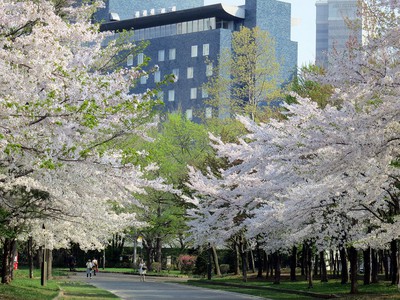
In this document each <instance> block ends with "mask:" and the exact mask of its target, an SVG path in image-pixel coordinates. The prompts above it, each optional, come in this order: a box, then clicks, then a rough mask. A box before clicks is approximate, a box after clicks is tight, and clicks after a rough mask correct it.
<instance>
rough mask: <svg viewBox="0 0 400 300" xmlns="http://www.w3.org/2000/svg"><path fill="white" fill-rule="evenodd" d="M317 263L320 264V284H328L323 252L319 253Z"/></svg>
mask: <svg viewBox="0 0 400 300" xmlns="http://www.w3.org/2000/svg"><path fill="white" fill-rule="evenodd" d="M319 261H320V264H321V282H328V274H327V272H326V264H325V252H324V251H321V252H320V253H319Z"/></svg>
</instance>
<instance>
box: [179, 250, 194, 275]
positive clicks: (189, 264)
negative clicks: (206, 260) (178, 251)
mask: <svg viewBox="0 0 400 300" xmlns="http://www.w3.org/2000/svg"><path fill="white" fill-rule="evenodd" d="M196 259H197V257H196V256H193V255H187V254H183V255H179V257H178V264H179V269H180V270H181V272H182V273H185V274H187V273H189V272H192V271H193V270H194V268H195V266H196Z"/></svg>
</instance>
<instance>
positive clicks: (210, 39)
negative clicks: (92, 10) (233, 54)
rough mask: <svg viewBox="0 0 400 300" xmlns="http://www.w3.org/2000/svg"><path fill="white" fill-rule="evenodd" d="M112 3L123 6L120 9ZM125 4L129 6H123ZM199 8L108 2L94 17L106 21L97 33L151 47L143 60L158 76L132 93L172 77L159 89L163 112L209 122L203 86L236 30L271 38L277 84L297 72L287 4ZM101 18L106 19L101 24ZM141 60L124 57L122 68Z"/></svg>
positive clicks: (256, 1) (271, 0)
mask: <svg viewBox="0 0 400 300" xmlns="http://www.w3.org/2000/svg"><path fill="white" fill-rule="evenodd" d="M117 3H120V5H122V3H124V4H123V8H122V7H121V6H120V5H117ZM125 3H128V4H129V3H131V4H132V5H131V4H129V5H128V4H126V6H125ZM139 3H140V4H139ZM144 3H146V5H147V7H144ZM174 3H177V4H176V5H175V4H174ZM178 3H179V4H178ZM202 5H203V1H198V0H192V1H187V0H186V1H176V0H169V1H168V0H164V1H133V0H109V3H108V4H107V7H106V9H104V10H103V11H101V12H99V14H98V15H97V18H99V16H100V19H102V20H103V21H105V22H103V24H102V25H101V30H102V31H114V32H118V31H121V30H134V39H135V40H148V41H150V45H149V46H148V47H147V48H146V49H145V53H144V54H145V55H146V56H148V57H150V58H151V64H152V65H155V64H157V65H158V66H159V70H158V71H157V72H155V73H154V75H152V76H150V77H149V78H142V79H141V80H140V82H139V83H138V86H137V90H135V91H137V92H141V91H144V90H146V89H147V88H153V87H155V85H156V84H157V82H158V81H160V80H162V78H163V77H164V76H165V75H167V74H174V75H175V76H176V77H177V81H176V82H175V83H172V84H169V85H166V86H164V87H163V88H162V89H163V92H162V93H161V94H160V97H161V98H162V99H163V101H164V103H165V108H166V109H167V110H168V111H176V110H178V109H180V110H181V111H183V112H184V113H186V116H187V118H189V119H192V118H195V116H198V115H199V114H202V115H205V116H206V117H210V116H211V115H212V114H215V113H217V112H213V111H212V108H211V107H207V106H206V105H205V104H204V100H205V99H207V98H208V95H207V92H206V91H205V89H203V88H202V86H203V84H204V83H205V82H207V81H208V79H209V77H210V76H211V75H212V74H213V68H214V67H215V65H216V63H217V61H218V57H219V55H220V54H221V53H222V51H223V49H226V48H228V49H231V39H232V32H233V31H238V30H239V29H240V27H241V26H246V27H250V28H251V27H255V26H258V27H260V28H261V29H262V30H267V31H268V32H270V34H271V35H272V36H273V37H274V39H275V42H276V53H277V59H278V61H279V62H280V63H281V66H282V73H281V77H282V78H281V79H282V81H285V82H288V81H289V80H291V78H292V76H293V75H294V73H295V72H296V68H297V42H293V41H291V37H290V31H291V28H290V26H291V25H290V24H291V5H290V4H289V3H286V2H281V1H276V0H246V4H245V5H243V6H239V7H237V6H229V5H224V4H214V5H208V6H202ZM111 13H113V14H116V15H112V14H111ZM105 16H108V19H104V18H103V17H105ZM110 17H112V18H114V20H115V21H111V20H110ZM118 19H119V21H118ZM142 60H143V54H139V55H138V57H136V58H133V57H130V58H129V57H128V61H127V66H133V65H137V64H140V63H141V62H142Z"/></svg>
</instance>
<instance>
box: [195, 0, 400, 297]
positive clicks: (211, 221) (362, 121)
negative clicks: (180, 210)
mask: <svg viewBox="0 0 400 300" xmlns="http://www.w3.org/2000/svg"><path fill="white" fill-rule="evenodd" d="M369 4H371V3H369ZM375 4H376V6H374V7H372V6H371V7H370V8H371V9H372V8H374V9H377V10H378V11H382V10H383V11H384V10H385V9H386V6H383V5H385V3H380V2H379V3H376V2H375ZM386 4H387V3H386ZM392 9H393V8H392ZM373 15H374V16H376V15H377V14H373ZM380 16H383V15H380ZM394 16H396V13H394ZM381 24H382V23H381ZM384 25H385V26H383V25H382V26H381V27H380V28H379V29H380V30H379V31H377V32H378V33H379V34H371V35H370V36H369V37H368V40H367V42H366V44H365V45H356V44H352V45H351V47H349V49H348V50H346V51H345V52H344V53H336V55H337V56H336V57H335V58H336V63H335V64H334V65H332V67H331V68H330V69H329V70H328V72H327V74H326V76H321V77H318V78H315V77H314V78H312V80H317V82H320V83H321V84H328V85H330V86H332V87H333V88H334V93H333V95H332V97H331V99H330V103H331V105H329V104H328V105H326V106H325V107H324V108H320V107H318V105H317V103H316V102H314V101H311V100H309V99H304V98H301V97H300V96H298V95H293V96H294V97H296V103H293V104H285V105H283V108H284V109H285V110H286V112H285V115H286V120H284V121H281V120H271V121H270V122H269V123H268V124H255V123H254V122H251V121H250V120H248V119H246V118H240V120H241V121H242V122H243V123H244V124H245V125H246V127H247V129H248V130H249V132H250V134H248V135H247V136H245V137H244V138H243V139H242V140H241V141H240V142H239V143H230V144H229V143H223V142H222V141H221V140H220V139H218V138H213V140H214V142H215V148H216V149H217V150H218V153H219V155H220V156H222V157H226V158H227V159H228V160H229V162H230V163H231V167H229V168H228V169H226V170H221V172H220V174H218V175H214V174H211V173H210V174H206V175H203V174H201V173H200V172H196V171H195V170H192V172H191V179H190V187H192V188H193V189H194V190H196V191H198V196H197V197H196V198H194V199H192V201H193V202H194V204H196V205H197V207H196V209H194V210H193V211H191V212H190V213H191V216H192V220H191V222H190V226H191V230H192V233H193V234H194V236H196V238H198V239H199V241H206V240H208V241H209V240H212V239H216V240H226V237H227V236H231V235H232V234H234V233H236V232H239V231H241V232H244V233H245V236H246V238H247V239H254V238H256V239H257V240H258V241H259V242H261V243H262V245H263V247H265V249H266V250H267V251H277V250H285V249H290V247H291V246H293V245H296V244H299V243H303V242H307V241H311V242H313V243H315V245H316V246H317V248H318V250H320V251H322V250H328V249H335V248H339V247H347V248H348V249H349V258H350V262H351V273H352V276H351V278H352V288H351V292H353V293H355V292H357V287H356V276H355V275H356V272H357V268H356V266H357V251H356V249H366V248H367V247H373V248H375V249H379V248H382V247H388V245H390V244H393V243H394V244H397V243H398V240H399V237H400V231H399V228H400V227H399V220H400V214H399V210H398V209H396V207H399V202H398V201H399V198H398V196H396V193H398V182H399V178H400V170H399V168H398V163H396V162H398V159H399V157H400V101H399V100H398V97H399V95H400V90H399V87H400V83H399V82H398V78H399V76H398V73H399V66H398V57H399V56H398V49H399V45H398V43H399V40H400V39H399V36H398V35H399V32H400V31H399V30H398V18H386V23H385V24H384ZM332 104H333V105H332ZM207 207H210V209H209V210H207ZM239 217H240V222H235V220H238V218H239ZM210 232H212V236H213V237H209V236H207V234H208V233H210ZM394 249H396V248H394ZM396 251H397V250H396Z"/></svg>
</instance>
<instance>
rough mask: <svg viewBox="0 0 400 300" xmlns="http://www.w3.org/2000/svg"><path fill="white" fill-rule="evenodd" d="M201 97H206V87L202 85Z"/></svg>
mask: <svg viewBox="0 0 400 300" xmlns="http://www.w3.org/2000/svg"><path fill="white" fill-rule="evenodd" d="M201 98H203V99H204V98H208V91H207V88H206V87H204V86H203V87H202V88H201Z"/></svg>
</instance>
